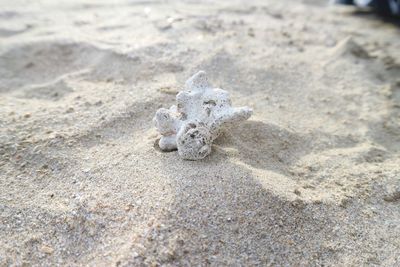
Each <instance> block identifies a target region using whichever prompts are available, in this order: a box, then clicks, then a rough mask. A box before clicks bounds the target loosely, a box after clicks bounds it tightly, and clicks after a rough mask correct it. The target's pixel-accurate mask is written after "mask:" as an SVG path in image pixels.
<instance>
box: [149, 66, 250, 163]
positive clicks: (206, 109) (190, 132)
mask: <svg viewBox="0 0 400 267" xmlns="http://www.w3.org/2000/svg"><path fill="white" fill-rule="evenodd" d="M176 101H177V106H175V105H173V106H171V108H170V109H165V108H160V109H159V110H157V112H156V115H155V116H154V119H153V120H154V122H155V125H156V127H157V130H158V131H159V132H160V134H161V135H162V137H161V139H160V141H159V143H158V144H159V147H160V149H161V150H163V151H171V150H176V149H178V153H179V155H180V156H181V157H182V158H184V159H188V160H198V159H202V158H204V157H206V156H207V155H209V154H210V153H211V145H212V142H213V141H214V140H215V139H216V138H217V137H218V136H219V134H220V133H221V132H222V130H223V129H224V128H228V127H229V126H232V125H233V124H236V123H239V122H240V121H244V120H247V119H248V118H249V117H250V116H251V114H252V112H253V111H252V109H250V108H248V107H240V108H234V107H232V106H231V100H230V98H229V94H228V92H227V91H225V90H222V89H220V88H213V87H212V86H211V85H210V84H209V83H208V80H207V77H206V73H205V72H204V71H199V72H198V73H196V74H195V75H193V76H192V77H191V78H190V79H189V80H187V81H186V83H185V89H184V91H181V92H179V93H178V94H177V96H176Z"/></svg>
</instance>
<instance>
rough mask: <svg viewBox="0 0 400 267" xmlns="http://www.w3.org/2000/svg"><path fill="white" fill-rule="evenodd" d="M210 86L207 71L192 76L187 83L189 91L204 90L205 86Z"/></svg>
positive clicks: (186, 87)
mask: <svg viewBox="0 0 400 267" xmlns="http://www.w3.org/2000/svg"><path fill="white" fill-rule="evenodd" d="M207 87H210V84H209V82H208V79H207V74H206V72H205V71H202V70H201V71H199V72H197V73H196V74H195V75H193V76H192V77H190V78H189V79H188V80H187V81H186V83H185V89H186V90H188V91H199V90H200V91H203V90H204V89H205V88H207Z"/></svg>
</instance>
